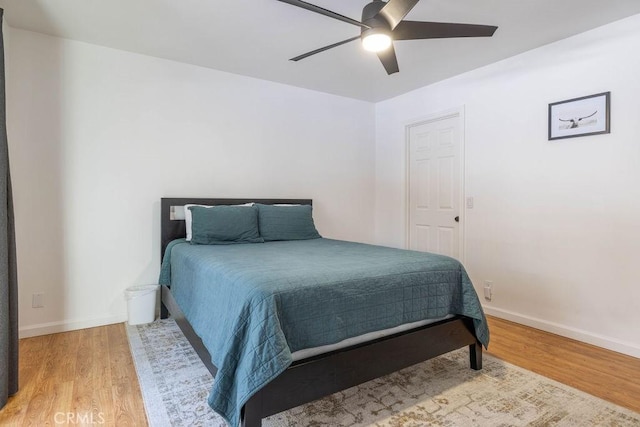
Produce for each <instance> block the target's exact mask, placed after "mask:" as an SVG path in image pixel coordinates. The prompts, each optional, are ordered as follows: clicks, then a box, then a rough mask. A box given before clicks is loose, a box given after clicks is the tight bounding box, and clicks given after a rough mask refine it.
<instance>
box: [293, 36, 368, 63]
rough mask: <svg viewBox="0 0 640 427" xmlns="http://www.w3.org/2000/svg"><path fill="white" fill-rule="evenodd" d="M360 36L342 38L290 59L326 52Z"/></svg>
mask: <svg viewBox="0 0 640 427" xmlns="http://www.w3.org/2000/svg"><path fill="white" fill-rule="evenodd" d="M359 38H360V36H355V37H351V38H350V39H346V40H342V41H341V42H338V43H334V44H330V45H329V46H325V47H321V48H320V49H316V50H312V51H311V52H307V53H303V54H302V55H299V56H296V57H295V58H291V59H290V60H289V61H296V62H297V61H300V60H301V59H304V58H308V57H310V56H311V55H315V54H316V53H320V52H324V51H325V50H329V49H333V48H334V47H338V46H340V45H343V44H346V43H349V42H352V41H354V40H358V39H359Z"/></svg>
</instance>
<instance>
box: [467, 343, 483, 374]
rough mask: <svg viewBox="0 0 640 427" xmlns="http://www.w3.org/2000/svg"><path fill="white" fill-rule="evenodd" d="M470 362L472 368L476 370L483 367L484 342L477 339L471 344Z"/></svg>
mask: <svg viewBox="0 0 640 427" xmlns="http://www.w3.org/2000/svg"><path fill="white" fill-rule="evenodd" d="M469 363H470V365H471V369H474V370H476V371H478V370H480V369H482V344H480V343H479V342H477V341H476V343H475V344H471V345H470V346H469Z"/></svg>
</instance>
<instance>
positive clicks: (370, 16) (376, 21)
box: [360, 0, 391, 37]
mask: <svg viewBox="0 0 640 427" xmlns="http://www.w3.org/2000/svg"><path fill="white" fill-rule="evenodd" d="M386 4H387V3H385V2H383V1H379V0H374V1H372V2H371V3H369V4H367V5H366V6H365V7H364V9H362V23H363V24H365V25H366V26H368V27H370V28H362V29H361V31H360V34H361V35H362V37H365V36H366V35H367V34H368V33H369V32H371V31H372V30H374V32H377V33H379V32H386V33H387V34H391V26H390V25H389V23H388V22H387V20H386V19H384V17H383V16H382V15H379V14H378V12H380V10H381V9H382V8H383V7H384V6H385V5H386Z"/></svg>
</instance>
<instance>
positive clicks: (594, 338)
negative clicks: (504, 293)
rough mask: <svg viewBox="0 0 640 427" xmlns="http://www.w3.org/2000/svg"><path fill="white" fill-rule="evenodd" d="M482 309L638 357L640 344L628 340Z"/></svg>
mask: <svg viewBox="0 0 640 427" xmlns="http://www.w3.org/2000/svg"><path fill="white" fill-rule="evenodd" d="M483 309H484V312H485V313H486V314H488V315H491V316H495V317H499V318H501V319H505V320H510V321H512V322H516V323H520V324H522V325H525V326H530V327H532V328H536V329H540V330H542V331H546V332H551V333H552V334H556V335H561V336H563V337H567V338H572V339H574V340H578V341H582V342H585V343H587V344H592V345H595V346H598V347H602V348H606V349H607V350H612V351H615V352H618V353H622V354H626V355H629V356H633V357H638V358H640V346H638V345H636V344H633V343H630V342H625V341H620V340H617V339H615V338H611V337H606V336H604V335H599V334H594V333H591V332H588V331H584V330H582V329H577V328H572V327H570V326H566V325H561V324H559V323H554V322H549V321H546V320H542V319H538V318H535V317H531V316H526V315H523V314H520V313H515V312H513V311H509V310H503V309H500V308H495V307H483Z"/></svg>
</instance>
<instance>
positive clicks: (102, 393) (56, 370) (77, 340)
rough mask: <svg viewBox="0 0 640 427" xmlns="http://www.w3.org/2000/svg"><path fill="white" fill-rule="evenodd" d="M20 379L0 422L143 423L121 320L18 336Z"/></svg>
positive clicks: (145, 422)
mask: <svg viewBox="0 0 640 427" xmlns="http://www.w3.org/2000/svg"><path fill="white" fill-rule="evenodd" d="M19 381H20V389H19V391H18V393H17V394H16V395H15V396H13V397H11V398H10V399H9V402H8V403H7V405H6V406H5V407H4V408H3V409H2V410H1V411H0V425H1V426H5V425H9V426H46V425H49V426H51V425H53V426H55V425H107V426H145V425H147V418H146V415H145V412H144V406H143V403H142V395H141V394H140V387H139V385H138V379H137V376H136V371H135V368H134V366H133V360H132V359H131V353H130V351H129V343H128V341H127V334H126V331H125V329H124V324H123V323H120V324H116V325H109V326H102V327H99V328H91V329H83V330H79V331H72V332H65V333H60V334H53V335H44V336H40V337H34V338H25V339H22V340H20V372H19Z"/></svg>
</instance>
